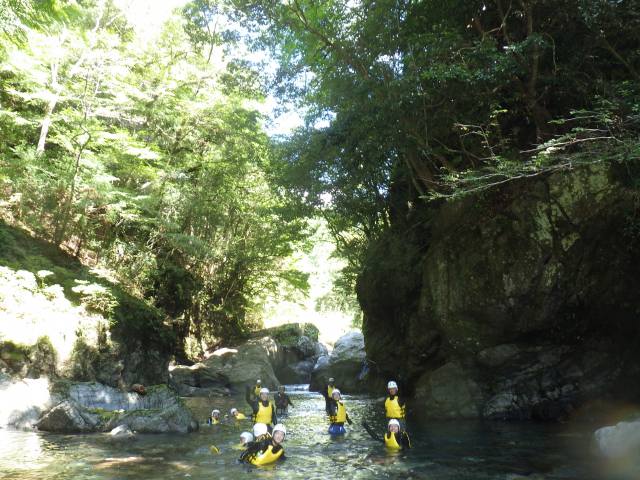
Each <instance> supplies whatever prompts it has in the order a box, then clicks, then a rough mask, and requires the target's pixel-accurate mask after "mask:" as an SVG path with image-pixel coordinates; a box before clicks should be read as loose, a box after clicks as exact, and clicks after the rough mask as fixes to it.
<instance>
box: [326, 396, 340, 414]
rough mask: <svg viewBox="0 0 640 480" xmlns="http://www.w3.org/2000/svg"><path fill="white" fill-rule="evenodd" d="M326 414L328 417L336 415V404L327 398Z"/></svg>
mask: <svg viewBox="0 0 640 480" xmlns="http://www.w3.org/2000/svg"><path fill="white" fill-rule="evenodd" d="M327 412H329V416H335V415H337V414H338V402H336V401H335V400H334V399H333V398H330V397H327Z"/></svg>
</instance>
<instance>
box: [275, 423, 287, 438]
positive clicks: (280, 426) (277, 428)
mask: <svg viewBox="0 0 640 480" xmlns="http://www.w3.org/2000/svg"><path fill="white" fill-rule="evenodd" d="M276 432H282V433H284V434H285V435H286V434H287V429H286V428H285V426H284V425H283V424H281V423H278V424H276V425H275V426H274V427H273V433H276Z"/></svg>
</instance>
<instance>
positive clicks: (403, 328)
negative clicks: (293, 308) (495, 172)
mask: <svg viewBox="0 0 640 480" xmlns="http://www.w3.org/2000/svg"><path fill="white" fill-rule="evenodd" d="M635 185H636V184H634V180H633V178H631V177H630V176H629V174H628V172H627V170H625V169H624V168H622V167H621V166H618V165H616V164H604V163H603V164H597V165H591V166H584V167H579V168H575V169H573V170H570V171H563V172H558V173H554V174H551V175H547V176H537V177H533V178H532V179H529V180H522V181H514V182H510V183H507V184H505V185H504V186H502V187H496V188H495V189H492V190H489V191H487V192H485V193H483V194H479V195H474V196H468V197H464V198H462V199H460V200H456V201H452V202H447V203H440V204H438V203H435V202H434V203H431V204H429V205H424V206H417V207H416V208H414V209H413V210H412V211H410V212H407V215H399V216H396V218H395V221H394V225H393V227H392V228H391V229H389V230H388V231H386V232H385V233H384V234H383V235H381V237H380V239H379V240H377V241H376V242H374V243H372V245H371V247H370V248H369V252H368V255H367V258H366V260H365V264H364V268H363V271H362V273H361V275H360V276H359V279H358V284H357V291H358V297H359V300H360V303H361V305H362V307H363V311H364V320H363V332H364V334H365V337H366V346H367V358H368V359H369V360H371V363H372V364H373V365H375V366H376V367H377V369H378V371H377V372H376V373H377V374H378V375H379V376H380V377H382V378H386V379H389V378H396V379H397V378H402V379H404V383H405V384H406V385H407V389H406V391H407V393H413V391H416V390H419V392H420V398H419V399H418V402H419V404H418V408H416V409H415V410H416V411H420V410H422V409H427V408H429V407H436V406H438V405H439V407H438V408H434V411H441V412H442V414H443V416H445V417H447V416H450V415H454V414H455V415H459V416H467V414H468V413H469V412H470V410H469V409H467V408H462V409H461V408H460V405H459V404H456V403H455V402H454V399H453V398H451V402H453V403H451V404H450V405H449V407H447V406H446V405H444V404H445V403H448V402H449V401H447V400H445V399H444V397H441V398H440V400H437V398H436V397H434V395H433V393H429V392H433V391H434V390H433V388H434V387H437V388H435V391H436V392H437V391H438V390H439V389H440V388H443V387H445V390H447V389H449V388H451V389H453V390H455V389H457V388H458V387H461V386H462V385H467V387H469V385H472V384H475V385H478V386H479V389H478V392H479V393H478V395H476V394H473V395H471V398H473V399H474V402H475V404H476V406H477V411H478V415H479V416H482V417H485V418H539V419H559V418H563V417H566V416H568V415H570V414H571V412H572V411H574V410H575V409H576V408H579V407H580V406H581V405H582V404H584V403H585V402H589V401H590V400H592V399H597V398H612V399H618V400H622V401H637V400H639V399H640V384H638V382H635V381H633V379H634V378H637V376H638V375H639V374H640V356H638V355H637V342H636V339H637V338H638V335H640V324H639V323H638V321H637V318H638V301H637V285H639V284H640V269H638V268H637V265H638V264H639V263H640V236H639V235H638V233H637V232H638V229H637V218H638V214H637V212H638V206H637V196H638V189H637V186H635ZM634 225H635V226H634ZM447 365H449V367H447V368H452V367H451V365H459V366H461V367H460V368H461V369H462V370H461V371H459V372H457V374H456V375H453V376H452V377H451V378H450V379H447V378H446V377H441V376H439V374H438V373H436V372H438V370H439V369H441V368H443V366H447ZM445 371H446V370H445ZM434 375H435V377H434ZM434 382H435V383H434ZM442 382H445V383H448V385H445V384H443V383H442ZM456 385H457V386H456ZM472 390H474V391H475V388H472ZM474 402H472V403H474ZM440 407H442V408H440ZM455 412H459V413H457V414H456V413H455Z"/></svg>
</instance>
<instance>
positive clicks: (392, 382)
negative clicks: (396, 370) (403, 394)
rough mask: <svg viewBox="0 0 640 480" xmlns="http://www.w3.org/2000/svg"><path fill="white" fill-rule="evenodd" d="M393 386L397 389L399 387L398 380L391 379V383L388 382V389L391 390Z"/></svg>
mask: <svg viewBox="0 0 640 480" xmlns="http://www.w3.org/2000/svg"><path fill="white" fill-rule="evenodd" d="M392 388H395V389H396V390H397V389H398V384H397V383H396V382H394V381H393V380H391V381H390V382H389V383H387V390H390V389H392Z"/></svg>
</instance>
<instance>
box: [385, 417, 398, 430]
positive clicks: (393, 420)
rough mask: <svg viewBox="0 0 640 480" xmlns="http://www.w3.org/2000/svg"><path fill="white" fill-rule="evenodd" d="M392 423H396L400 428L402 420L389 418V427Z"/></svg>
mask: <svg viewBox="0 0 640 480" xmlns="http://www.w3.org/2000/svg"><path fill="white" fill-rule="evenodd" d="M391 425H396V426H397V427H398V429H399V428H400V422H399V421H398V420H396V419H395V418H392V419H391V420H389V425H387V428H389V427H390V426H391Z"/></svg>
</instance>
